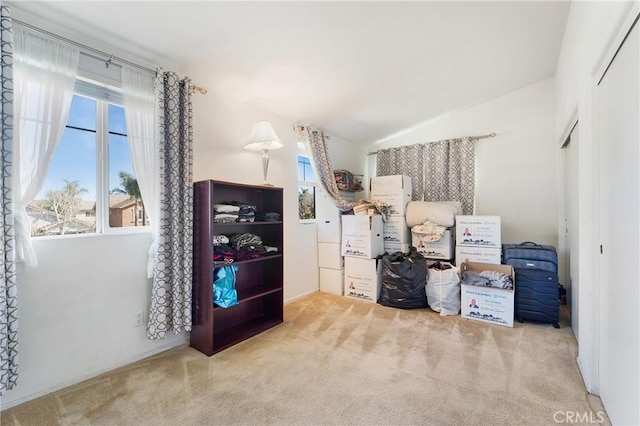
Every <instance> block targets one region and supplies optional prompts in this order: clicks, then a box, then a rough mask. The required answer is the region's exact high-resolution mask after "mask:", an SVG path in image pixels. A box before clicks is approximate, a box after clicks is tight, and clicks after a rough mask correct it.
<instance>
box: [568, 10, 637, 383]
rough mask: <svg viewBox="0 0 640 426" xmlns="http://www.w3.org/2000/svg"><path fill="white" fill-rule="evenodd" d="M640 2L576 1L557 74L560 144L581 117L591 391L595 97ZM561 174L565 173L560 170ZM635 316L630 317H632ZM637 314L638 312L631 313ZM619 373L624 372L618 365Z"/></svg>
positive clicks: (586, 366) (582, 270)
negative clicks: (607, 57) (602, 74)
mask: <svg viewBox="0 0 640 426" xmlns="http://www.w3.org/2000/svg"><path fill="white" fill-rule="evenodd" d="M632 7H636V8H637V2H635V1H624V2H622V1H621V2H609V1H600V2H582V1H578V2H573V3H572V7H571V11H570V13H569V18H568V21H567V27H566V30H565V35H564V40H563V45H562V50H561V54H560V58H559V60H558V66H557V69H556V99H557V108H556V109H557V120H556V133H555V134H556V141H557V142H560V141H561V140H562V139H564V138H565V137H566V135H567V133H568V131H569V129H570V127H571V125H572V124H573V122H572V121H573V119H574V118H576V117H577V119H578V127H579V130H580V138H579V141H578V146H577V148H578V180H579V182H580V186H579V193H578V198H579V201H578V205H579V209H578V211H579V213H578V214H579V234H580V243H579V266H578V269H579V271H578V275H579V277H580V282H579V283H574V284H573V285H574V286H575V285H579V286H580V293H579V294H580V301H579V324H580V328H579V335H578V336H576V338H577V340H578V351H579V352H578V365H579V366H580V370H581V372H582V376H583V379H584V382H585V385H586V387H587V390H589V391H590V392H592V393H595V394H597V393H598V377H597V375H598V358H597V355H598V346H597V344H598V343H597V321H598V319H597V315H596V314H595V313H596V312H598V296H597V281H596V277H597V229H596V224H597V194H596V188H597V176H596V174H595V173H594V170H595V169H596V166H597V157H596V155H597V154H596V153H597V146H596V129H595V125H594V96H595V88H596V84H597V77H598V76H597V73H598V69H599V67H600V65H601V63H602V61H603V59H604V57H605V55H606V54H607V51H608V50H609V48H610V46H611V44H612V42H613V40H614V38H615V37H616V36H617V34H618V32H619V31H620V29H621V27H622V25H623V23H624V22H625V20H626V18H627V17H628V15H629V13H630V11H631V9H632ZM560 173H561V174H563V173H564V170H561V171H560ZM630 314H631V313H630ZM633 314H634V315H636V313H633ZM620 368H625V367H624V366H620Z"/></svg>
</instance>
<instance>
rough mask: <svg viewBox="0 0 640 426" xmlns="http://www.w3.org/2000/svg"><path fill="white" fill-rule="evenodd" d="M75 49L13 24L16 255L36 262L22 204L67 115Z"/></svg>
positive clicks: (39, 180) (36, 185)
mask: <svg viewBox="0 0 640 426" xmlns="http://www.w3.org/2000/svg"><path fill="white" fill-rule="evenodd" d="M79 56H80V52H79V49H78V48H75V47H73V46H69V45H66V44H62V43H60V42H58V41H56V40H51V39H49V38H47V37H46V36H45V35H41V34H36V33H32V32H30V31H29V30H27V29H24V28H22V27H18V26H16V27H14V93H15V110H14V120H15V123H16V124H17V125H16V126H15V133H14V151H13V154H14V176H15V178H14V185H13V186H14V203H15V205H14V210H15V227H16V254H17V258H18V260H19V261H22V262H24V263H25V265H27V266H29V267H35V266H37V265H38V261H37V258H36V254H35V251H34V250H33V246H32V244H31V226H30V223H29V217H28V216H27V211H26V207H27V205H28V204H29V203H30V202H31V201H32V200H33V199H34V198H35V196H36V195H37V194H38V192H39V191H40V188H42V185H43V183H44V179H45V177H46V176H47V170H48V168H49V163H50V162H51V157H52V156H53V153H54V151H55V148H56V146H57V145H58V142H59V141H60V138H61V137H62V133H63V132H64V129H65V126H66V124H67V119H68V118H69V110H70V109H71V101H72V100H73V87H74V84H75V80H76V75H77V73H78V59H79Z"/></svg>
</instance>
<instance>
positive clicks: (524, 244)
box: [518, 241, 540, 247]
mask: <svg viewBox="0 0 640 426" xmlns="http://www.w3.org/2000/svg"><path fill="white" fill-rule="evenodd" d="M528 245H532V246H536V247H540V244H538V243H534V242H533V241H523V242H521V243H520V244H518V247H520V246H528Z"/></svg>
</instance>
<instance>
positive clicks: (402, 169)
mask: <svg viewBox="0 0 640 426" xmlns="http://www.w3.org/2000/svg"><path fill="white" fill-rule="evenodd" d="M475 152H476V140H475V139H473V138H462V139H451V140H443V141H439V142H430V143H424V144H416V145H406V146H401V147H398V148H391V149H383V150H380V151H378V154H377V160H376V169H377V172H376V174H377V175H378V176H388V175H400V174H403V175H406V176H410V177H411V183H412V186H413V195H412V199H413V200H421V201H460V202H461V203H462V211H463V213H464V214H473V202H474V197H475Z"/></svg>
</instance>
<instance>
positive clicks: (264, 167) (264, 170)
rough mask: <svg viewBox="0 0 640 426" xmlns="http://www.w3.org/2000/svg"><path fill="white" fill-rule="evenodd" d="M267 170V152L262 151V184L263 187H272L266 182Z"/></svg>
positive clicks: (266, 150)
mask: <svg viewBox="0 0 640 426" xmlns="http://www.w3.org/2000/svg"><path fill="white" fill-rule="evenodd" d="M268 170H269V150H268V149H263V150H262V175H263V178H264V181H263V182H262V185H263V186H273V184H272V183H269V182H267V171H268Z"/></svg>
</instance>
